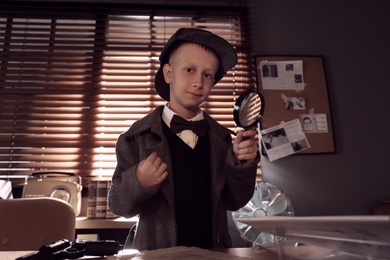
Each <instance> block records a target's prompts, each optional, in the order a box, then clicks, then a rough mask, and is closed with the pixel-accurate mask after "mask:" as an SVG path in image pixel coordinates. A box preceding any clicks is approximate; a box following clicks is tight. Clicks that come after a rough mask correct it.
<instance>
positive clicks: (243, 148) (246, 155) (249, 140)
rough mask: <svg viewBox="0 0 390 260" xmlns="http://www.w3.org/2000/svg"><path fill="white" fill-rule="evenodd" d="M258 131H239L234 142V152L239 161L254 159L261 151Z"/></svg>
mask: <svg viewBox="0 0 390 260" xmlns="http://www.w3.org/2000/svg"><path fill="white" fill-rule="evenodd" d="M256 135H257V132H256V131H255V130H253V129H250V130H246V131H239V132H238V134H237V136H236V139H235V140H234V142H233V153H234V157H235V158H236V160H237V161H253V160H254V159H256V156H257V152H258V151H259V147H258V141H257V140H256Z"/></svg>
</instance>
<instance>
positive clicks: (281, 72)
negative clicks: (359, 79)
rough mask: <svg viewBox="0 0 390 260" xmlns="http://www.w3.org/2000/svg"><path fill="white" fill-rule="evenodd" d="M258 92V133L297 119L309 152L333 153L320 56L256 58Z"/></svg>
mask: <svg viewBox="0 0 390 260" xmlns="http://www.w3.org/2000/svg"><path fill="white" fill-rule="evenodd" d="M255 63H256V64H255V65H256V66H255V67H256V79H257V86H258V90H259V91H260V92H261V93H262V94H263V96H264V100H265V102H264V104H265V110H264V114H263V117H262V118H261V129H267V128H270V127H274V126H276V125H279V124H281V123H283V122H288V121H291V120H295V119H299V120H300V122H301V125H302V130H303V131H304V133H305V135H306V138H307V141H308V142H309V144H310V148H309V149H306V150H303V151H301V152H299V153H300V154H305V153H306V154H311V153H334V152H336V148H335V142H334V135H333V124H332V115H331V108H330V102H329V95H328V87H327V82H326V75H325V69H324V59H323V57H322V56H255Z"/></svg>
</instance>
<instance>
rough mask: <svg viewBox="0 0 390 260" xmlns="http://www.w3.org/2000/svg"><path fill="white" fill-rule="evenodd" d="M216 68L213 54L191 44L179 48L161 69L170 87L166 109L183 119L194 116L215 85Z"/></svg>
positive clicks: (217, 63)
mask: <svg viewBox="0 0 390 260" xmlns="http://www.w3.org/2000/svg"><path fill="white" fill-rule="evenodd" d="M218 67H219V61H218V58H217V56H216V55H215V54H214V53H213V52H211V51H209V50H205V49H204V48H202V47H201V46H199V45H197V44H192V43H184V44H182V45H181V46H179V48H178V49H177V50H176V51H174V52H173V53H172V56H171V58H170V60H169V64H165V65H164V67H163V73H164V78H165V81H166V82H167V83H168V84H170V103H169V107H170V108H171V109H172V110H173V111H174V112H176V113H177V114H179V115H180V116H182V117H184V118H191V117H193V116H195V115H196V113H197V112H198V110H199V106H200V105H201V104H202V103H203V101H205V100H206V99H207V97H208V95H209V93H210V90H211V87H212V86H213V85H214V76H215V74H216V72H217V70H218Z"/></svg>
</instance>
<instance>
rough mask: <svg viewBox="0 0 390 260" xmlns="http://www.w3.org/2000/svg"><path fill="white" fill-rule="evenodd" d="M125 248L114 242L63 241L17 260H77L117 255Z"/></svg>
mask: <svg viewBox="0 0 390 260" xmlns="http://www.w3.org/2000/svg"><path fill="white" fill-rule="evenodd" d="M122 248H123V246H122V245H121V244H119V242H117V241H114V240H75V241H73V242H70V241H69V240H67V239H61V240H58V241H55V242H54V243H51V244H49V245H45V246H43V247H41V248H40V249H39V251H36V252H33V253H30V254H28V255H25V256H22V257H19V258H17V259H16V260H42V259H49V260H51V259H53V260H54V259H76V258H80V257H83V256H107V255H115V254H117V253H118V252H119V251H120V250H122Z"/></svg>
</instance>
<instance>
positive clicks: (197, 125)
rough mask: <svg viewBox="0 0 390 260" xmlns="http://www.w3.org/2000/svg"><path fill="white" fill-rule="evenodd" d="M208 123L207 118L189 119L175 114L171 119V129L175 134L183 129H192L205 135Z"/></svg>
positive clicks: (200, 134)
mask: <svg viewBox="0 0 390 260" xmlns="http://www.w3.org/2000/svg"><path fill="white" fill-rule="evenodd" d="M208 126H209V125H208V123H207V121H206V120H205V119H202V120H199V121H188V120H185V119H184V118H181V117H180V116H177V115H174V116H173V117H172V120H171V131H172V132H173V133H175V134H177V133H180V132H181V131H183V130H192V132H194V133H195V134H197V135H199V136H204V135H205V134H206V132H207V129H208Z"/></svg>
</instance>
